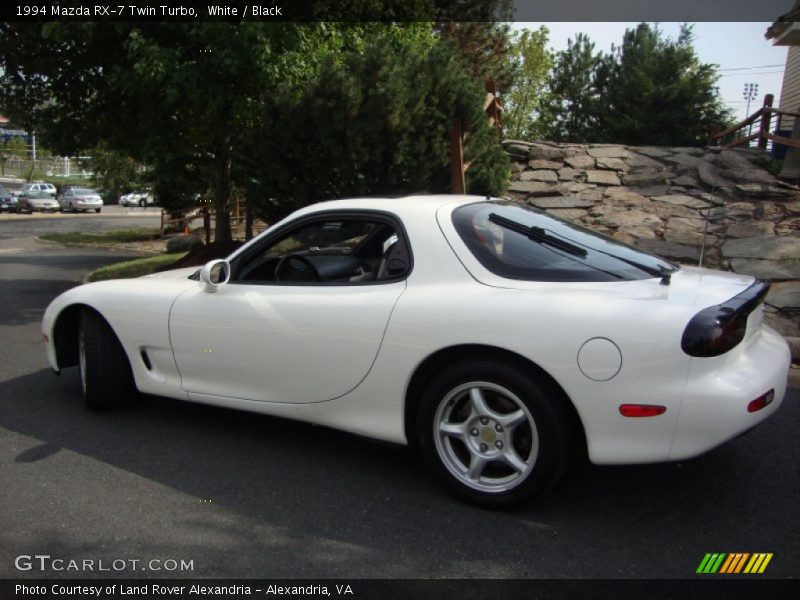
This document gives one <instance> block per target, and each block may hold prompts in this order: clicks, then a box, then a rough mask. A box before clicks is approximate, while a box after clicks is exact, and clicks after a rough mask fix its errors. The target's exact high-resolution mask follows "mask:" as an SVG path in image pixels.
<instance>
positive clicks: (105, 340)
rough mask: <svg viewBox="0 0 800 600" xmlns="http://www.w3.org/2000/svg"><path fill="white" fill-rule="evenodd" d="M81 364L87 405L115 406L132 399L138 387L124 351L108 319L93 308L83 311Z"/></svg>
mask: <svg viewBox="0 0 800 600" xmlns="http://www.w3.org/2000/svg"><path fill="white" fill-rule="evenodd" d="M78 366H79V368H80V376H81V389H82V391H83V400H84V402H85V403H86V406H87V407H88V408H90V409H93V410H102V409H108V408H114V407H116V406H119V405H121V404H124V403H125V402H127V401H129V400H130V399H131V398H133V396H134V394H135V391H136V388H135V386H134V383H133V373H132V372H131V366H130V363H129V362H128V357H127V355H126V354H125V350H124V349H123V348H122V344H120V342H119V339H117V336H116V334H115V333H114V331H113V330H112V329H111V327H110V326H109V324H108V323H107V322H106V321H105V319H103V318H102V317H101V316H100V315H98V314H97V313H96V312H93V311H90V310H85V311H84V312H83V313H82V314H81V324H80V331H79V334H78Z"/></svg>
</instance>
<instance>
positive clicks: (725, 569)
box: [696, 552, 772, 575]
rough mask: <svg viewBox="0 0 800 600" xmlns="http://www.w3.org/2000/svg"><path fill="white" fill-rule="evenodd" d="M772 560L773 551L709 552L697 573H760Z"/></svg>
mask: <svg viewBox="0 0 800 600" xmlns="http://www.w3.org/2000/svg"><path fill="white" fill-rule="evenodd" d="M771 560H772V552H756V553H753V554H750V553H749V552H733V553H725V552H709V553H707V554H706V555H705V556H704V557H703V560H702V561H700V566H699V567H697V571H696V572H697V573H699V574H701V575H713V574H714V573H718V574H726V575H737V574H739V573H749V574H760V573H763V572H764V571H765V570H766V568H767V565H768V564H769V561H771Z"/></svg>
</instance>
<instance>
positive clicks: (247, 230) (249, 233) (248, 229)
mask: <svg viewBox="0 0 800 600" xmlns="http://www.w3.org/2000/svg"><path fill="white" fill-rule="evenodd" d="M244 239H245V241H247V242H249V241H250V240H252V239H253V203H252V201H250V200H245V203H244Z"/></svg>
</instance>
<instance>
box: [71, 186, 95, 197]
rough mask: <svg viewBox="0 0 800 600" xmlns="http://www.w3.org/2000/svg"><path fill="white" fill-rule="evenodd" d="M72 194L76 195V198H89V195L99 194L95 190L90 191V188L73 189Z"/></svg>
mask: <svg viewBox="0 0 800 600" xmlns="http://www.w3.org/2000/svg"><path fill="white" fill-rule="evenodd" d="M72 193H73V194H75V195H76V196H88V195H94V194H96V193H97V192H95V191H94V190H90V189H88V188H73V189H72Z"/></svg>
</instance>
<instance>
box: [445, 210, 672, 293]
mask: <svg viewBox="0 0 800 600" xmlns="http://www.w3.org/2000/svg"><path fill="white" fill-rule="evenodd" d="M453 225H454V226H455V228H456V231H457V232H458V234H459V235H460V236H461V239H462V240H464V243H465V244H466V245H467V248H469V250H470V252H472V254H474V255H475V258H477V259H478V261H480V263H481V264H482V265H483V266H484V267H486V268H487V269H489V270H490V271H491V272H492V273H494V274H496V275H499V276H501V277H505V278H508V279H520V280H528V281H630V280H635V279H648V278H652V277H659V276H660V274H661V273H662V272H669V271H674V270H675V269H677V268H678V267H677V265H674V264H672V263H670V262H668V261H666V260H664V259H662V258H659V257H657V256H653V255H652V254H648V253H646V252H642V251H641V250H638V249H636V248H633V247H631V246H628V245H626V244H622V243H620V242H617V241H616V240H613V239H611V238H609V237H606V236H604V235H601V234H599V233H595V232H592V231H589V230H588V229H584V228H583V227H580V226H578V225H574V224H572V223H568V222H566V221H562V220H561V219H557V218H555V217H553V216H550V215H548V214H546V213H544V212H542V211H539V210H536V209H534V208H529V207H527V206H522V205H520V204H516V203H513V202H477V203H475V204H468V205H465V206H461V207H459V208H457V209H455V210H454V211H453Z"/></svg>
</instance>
